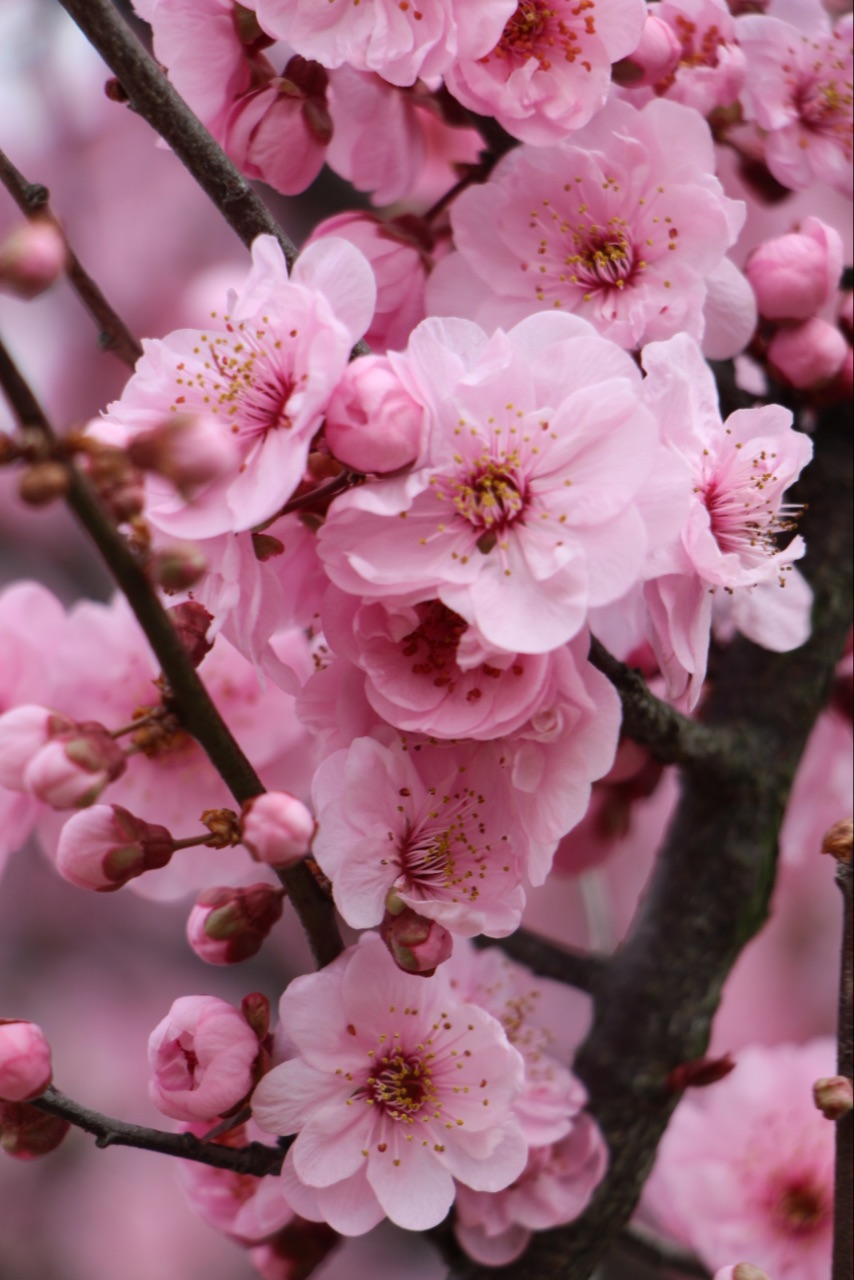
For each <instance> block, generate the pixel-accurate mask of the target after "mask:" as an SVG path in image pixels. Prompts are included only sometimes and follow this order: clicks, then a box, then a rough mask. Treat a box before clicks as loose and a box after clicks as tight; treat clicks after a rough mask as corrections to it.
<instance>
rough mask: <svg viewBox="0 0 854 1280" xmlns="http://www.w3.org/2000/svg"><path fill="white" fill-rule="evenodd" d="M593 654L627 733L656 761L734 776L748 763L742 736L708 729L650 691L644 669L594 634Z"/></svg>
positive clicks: (591, 650)
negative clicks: (627, 661)
mask: <svg viewBox="0 0 854 1280" xmlns="http://www.w3.org/2000/svg"><path fill="white" fill-rule="evenodd" d="M589 656H590V661H591V662H592V663H593V666H594V667H596V668H597V669H598V670H599V671H601V672H602V674H603V675H605V676H607V677H608V679H609V680H610V681H611V684H612V685H613V686H614V688H615V689H616V690H617V692H618V693H619V695H620V700H621V702H622V704H623V725H622V728H623V733H625V734H626V736H627V737H629V738H631V739H632V740H633V741H634V742H639V743H640V744H641V745H642V746H644V747H647V748H648V750H649V751H650V753H651V754H652V755H653V756H655V758H656V760H660V761H661V762H662V764H692V765H704V766H706V767H708V768H710V769H715V770H718V769H720V770H723V771H727V770H732V771H736V772H737V771H739V770H741V769H742V768H744V766H745V764H747V763H749V760H750V756H749V754H748V753H749V751H750V746H749V744H748V743H747V741H746V740H745V738H744V735H743V734H739V733H736V732H733V731H732V730H729V729H727V728H722V727H717V728H710V727H709V726H708V725H705V724H701V723H700V722H699V721H697V720H690V719H689V718H688V717H687V716H683V715H681V714H680V712H678V711H674V709H673V707H671V706H670V705H669V704H668V703H666V702H663V701H662V700H661V698H657V697H656V696H655V694H654V693H652V692H651V691H650V689H649V687H648V685H647V683H646V681H645V680H644V678H643V676H642V675H641V673H640V671H637V670H635V669H634V668H632V667H627V666H626V664H625V663H624V662H620V661H619V660H618V659H617V658H615V657H614V656H613V654H611V653H609V652H608V650H607V649H606V648H605V646H604V645H603V644H601V643H600V641H598V640H597V639H596V638H595V636H594V637H593V638H592V639H591V641H590V655H589Z"/></svg>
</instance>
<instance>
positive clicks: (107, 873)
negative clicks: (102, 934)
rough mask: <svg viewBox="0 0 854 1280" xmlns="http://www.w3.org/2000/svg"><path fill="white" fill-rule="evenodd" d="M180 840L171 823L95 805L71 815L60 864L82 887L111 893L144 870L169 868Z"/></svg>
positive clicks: (59, 850) (60, 850) (63, 836)
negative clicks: (168, 826)
mask: <svg viewBox="0 0 854 1280" xmlns="http://www.w3.org/2000/svg"><path fill="white" fill-rule="evenodd" d="M174 849H175V842H174V841H173V839H172V836H171V835H170V834H169V832H168V831H167V830H166V828H165V827H161V826H158V825H157V824H156V823H150V822H144V821H143V819H142V818H135V817H134V815H133V814H132V813H128V811H127V809H123V808H122V807H121V806H120V805H117V804H110V805H102V804H99V805H95V806H94V807H93V808H91V809H84V810H83V811H82V812H81V813H76V814H75V815H74V817H73V818H69V820H68V822H66V824H65V826H64V827H63V828H62V831H61V832H60V833H59V843H58V845H57V850H56V866H57V870H58V871H59V873H60V875H63V876H64V877H65V879H66V880H70V881H71V883H72V884H76V885H77V886H78V887H79V888H81V889H95V890H97V891H98V892H100V893H107V892H110V891H111V890H113V889H120V888H121V887H122V885H123V884H127V882H128V880H133V879H134V877H135V876H140V875H142V873H143V872H144V871H154V870H157V869H158V868H160V867H165V866H166V864H167V862H168V861H169V859H170V858H171V857H172V854H173V852H174Z"/></svg>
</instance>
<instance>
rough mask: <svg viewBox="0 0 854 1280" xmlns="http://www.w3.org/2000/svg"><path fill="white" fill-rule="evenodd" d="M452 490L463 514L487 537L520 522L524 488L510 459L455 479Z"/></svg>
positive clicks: (454, 499)
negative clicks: (517, 521)
mask: <svg viewBox="0 0 854 1280" xmlns="http://www.w3.org/2000/svg"><path fill="white" fill-rule="evenodd" d="M451 491H452V496H453V502H454V506H455V507H456V508H457V511H459V513H460V515H461V516H464V517H465V519H466V520H468V522H469V524H472V525H474V527H475V528H476V529H481V530H483V531H484V532H485V533H487V534H489V533H495V534H499V533H502V532H503V531H504V530H505V529H506V528H508V526H509V525H511V524H513V522H514V520H516V519H518V517H519V516H520V515H521V513H522V510H523V509H524V506H525V498H524V494H523V491H522V487H521V485H520V482H519V481H518V479H517V478H516V475H515V474H514V469H513V466H512V458H511V457H510V456H507V457H505V458H504V459H501V460H493V459H489V460H488V461H485V462H483V463H482V464H481V466H479V467H478V468H477V470H476V471H474V472H472V473H471V474H470V475H468V476H466V477H465V478H464V479H459V480H453V481H452V482H451ZM478 545H480V543H479V544H478ZM492 545H494V543H493V544H492ZM491 549H492V548H491V547H490V546H487V547H486V548H485V550H486V551H489V550H491ZM481 550H484V548H483V547H481Z"/></svg>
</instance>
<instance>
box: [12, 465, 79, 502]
mask: <svg viewBox="0 0 854 1280" xmlns="http://www.w3.org/2000/svg"><path fill="white" fill-rule="evenodd" d="M70 481H71V477H70V475H69V473H68V467H66V466H65V465H64V464H63V463H61V462H56V461H55V460H54V459H52V458H46V459H45V460H44V462H35V463H33V465H32V466H31V467H28V468H27V470H26V471H24V472H23V473H22V474H21V477H20V479H19V481H18V493H19V495H20V497H21V499H22V501H24V502H26V503H27V504H28V506H31V507H44V506H46V505H47V503H48V502H54V501H55V500H56V499H57V498H63V497H65V495H66V493H67V492H68V486H69V484H70Z"/></svg>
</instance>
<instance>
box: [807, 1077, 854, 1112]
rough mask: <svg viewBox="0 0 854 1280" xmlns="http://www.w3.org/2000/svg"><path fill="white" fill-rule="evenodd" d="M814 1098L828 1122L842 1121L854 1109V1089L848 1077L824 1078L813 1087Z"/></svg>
mask: <svg viewBox="0 0 854 1280" xmlns="http://www.w3.org/2000/svg"><path fill="white" fill-rule="evenodd" d="M812 1096H813V1098H814V1099H815V1105H816V1106H817V1107H818V1109H819V1111H820V1112H821V1113H822V1115H823V1116H825V1117H826V1118H827V1119H828V1120H841V1119H842V1117H843V1116H847V1114H848V1112H849V1111H850V1110H851V1109H852V1107H854V1089H852V1085H851V1081H850V1080H849V1079H847V1077H846V1076H822V1078H821V1079H820V1080H816V1082H815V1084H814V1085H813V1087H812Z"/></svg>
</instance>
